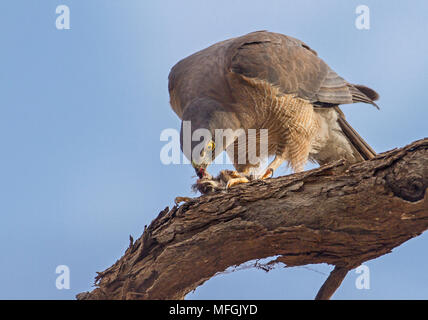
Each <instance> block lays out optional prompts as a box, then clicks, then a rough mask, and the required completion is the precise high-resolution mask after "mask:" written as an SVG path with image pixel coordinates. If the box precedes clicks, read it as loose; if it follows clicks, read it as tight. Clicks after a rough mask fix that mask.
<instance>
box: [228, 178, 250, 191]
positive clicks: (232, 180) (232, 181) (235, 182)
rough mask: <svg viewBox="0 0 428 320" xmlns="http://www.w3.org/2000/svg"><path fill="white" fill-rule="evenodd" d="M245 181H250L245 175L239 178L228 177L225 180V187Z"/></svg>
mask: <svg viewBox="0 0 428 320" xmlns="http://www.w3.org/2000/svg"><path fill="white" fill-rule="evenodd" d="M247 182H250V180H248V179H247V178H245V177H239V178H234V179H230V180H229V181H228V182H227V185H226V189H229V188H230V187H233V186H234V185H236V184H240V183H247Z"/></svg>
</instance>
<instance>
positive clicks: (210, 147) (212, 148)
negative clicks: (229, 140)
mask: <svg viewBox="0 0 428 320" xmlns="http://www.w3.org/2000/svg"><path fill="white" fill-rule="evenodd" d="M214 148H215V143H214V141H210V143H208V145H207V149H208V150H214Z"/></svg>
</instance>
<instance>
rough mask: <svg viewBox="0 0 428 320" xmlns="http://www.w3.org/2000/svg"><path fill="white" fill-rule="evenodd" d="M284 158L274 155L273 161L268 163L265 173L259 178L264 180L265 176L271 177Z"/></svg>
mask: <svg viewBox="0 0 428 320" xmlns="http://www.w3.org/2000/svg"><path fill="white" fill-rule="evenodd" d="M284 160H285V159H284V157H282V156H279V155H276V156H275V159H273V161H272V162H271V163H270V164H269V165H268V167H267V169H266V171H265V173H264V174H263V175H262V176H261V177H260V179H261V180H265V179H267V178H271V177H272V176H273V172H274V171H275V170H276V169H278V167H279V166H280V165H281V164H282V163H283V162H284Z"/></svg>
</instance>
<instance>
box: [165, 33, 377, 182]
mask: <svg viewBox="0 0 428 320" xmlns="http://www.w3.org/2000/svg"><path fill="white" fill-rule="evenodd" d="M168 89H169V94H170V103H171V106H172V109H173V110H174V112H175V113H176V114H177V115H178V116H179V117H180V119H181V120H182V129H181V131H182V132H181V149H182V151H183V152H184V154H185V156H186V157H187V158H188V159H189V160H191V162H192V164H193V166H194V168H195V171H196V173H197V175H198V176H199V178H204V177H207V176H209V174H208V173H207V171H206V167H207V166H208V165H209V164H210V163H212V162H213V161H214V159H215V157H216V156H218V155H219V154H220V153H221V152H222V151H224V150H226V152H227V153H228V155H229V157H232V158H231V160H232V161H233V163H234V167H235V169H236V171H233V172H232V173H231V174H229V175H228V181H227V186H228V187H230V186H232V185H234V184H236V183H242V182H248V181H249V173H250V172H253V171H254V170H253V169H254V168H257V167H258V166H260V163H258V164H253V163H250V162H248V161H238V155H239V154H240V151H239V150H241V149H242V148H240V147H239V145H238V144H239V143H238V139H235V140H234V141H233V142H231V143H229V145H225V144H223V145H221V146H219V147H217V146H216V145H215V141H214V139H212V140H209V141H203V143H202V148H201V147H200V144H201V142H200V141H193V140H192V141H190V142H189V146H190V148H188V150H185V148H183V145H184V138H183V136H184V135H183V123H184V121H189V122H190V124H191V133H193V132H194V131H195V130H197V129H206V130H208V132H210V133H211V134H212V137H214V136H215V131H216V129H232V130H237V129H244V130H248V129H256V130H259V131H260V130H261V129H267V134H268V139H267V140H268V155H269V156H273V157H274V158H273V161H272V162H271V163H270V164H269V165H268V166H267V168H266V169H265V170H263V171H262V173H261V174H260V175H259V176H258V178H262V179H265V178H267V177H270V176H271V175H272V174H273V171H274V170H275V169H277V168H278V167H279V166H280V165H281V164H282V163H283V162H287V163H288V164H289V165H290V167H291V168H292V169H293V171H294V172H300V171H303V169H304V165H305V163H306V162H307V161H308V160H311V161H314V162H317V163H319V164H320V165H322V164H325V163H328V162H331V161H334V160H339V159H344V160H345V161H347V162H349V163H355V162H359V161H363V160H368V159H371V158H373V157H374V156H375V155H376V153H375V152H374V151H373V149H372V148H371V147H370V146H369V145H368V144H367V143H366V142H365V141H364V140H363V139H362V138H361V137H360V135H359V134H358V133H357V132H356V131H355V130H354V129H353V128H352V127H351V126H350V125H349V123H348V122H347V121H346V120H345V116H344V114H343V113H342V111H341V110H340V109H339V105H341V104H350V103H356V102H364V103H369V104H372V105H374V106H375V107H377V105H376V104H375V102H374V101H375V100H377V99H378V97H379V96H378V94H377V93H376V92H375V91H374V90H372V89H370V88H368V87H366V86H363V85H356V84H351V83H349V82H347V81H346V80H344V79H343V78H342V77H340V76H339V75H338V74H337V73H336V72H334V71H333V70H332V69H331V68H330V67H329V66H328V65H327V64H326V63H325V62H324V61H323V60H322V59H321V58H319V57H318V55H317V53H316V52H315V51H314V50H313V49H311V48H310V47H309V46H308V45H306V44H305V43H304V42H302V41H300V40H298V39H295V38H292V37H289V36H286V35H283V34H279V33H273V32H267V31H257V32H252V33H249V34H247V35H244V36H241V37H236V38H232V39H229V40H225V41H222V42H219V43H216V44H214V45H212V46H210V47H208V48H206V49H204V50H201V51H199V52H196V53H194V54H192V55H191V56H189V57H187V58H184V59H183V60H181V61H179V62H178V63H177V64H176V65H175V66H174V67H173V68H172V69H171V72H170V74H169V85H168ZM259 131H258V132H259ZM216 139H217V137H216ZM257 139H258V140H260V134H258V135H257ZM246 143H247V144H248V141H247V142H246ZM197 145H199V148H200V152H193V151H194V149H195V148H196V146H197ZM244 150H248V148H244Z"/></svg>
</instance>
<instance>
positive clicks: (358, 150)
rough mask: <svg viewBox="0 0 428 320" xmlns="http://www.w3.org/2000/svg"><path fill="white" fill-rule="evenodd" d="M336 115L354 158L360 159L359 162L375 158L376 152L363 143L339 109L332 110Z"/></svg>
mask: <svg viewBox="0 0 428 320" xmlns="http://www.w3.org/2000/svg"><path fill="white" fill-rule="evenodd" d="M334 109H335V110H336V111H337V113H338V118H337V122H338V123H339V126H340V128H341V129H342V132H343V133H344V134H345V136H346V138H347V139H348V140H349V142H350V143H351V144H352V147H353V149H354V151H355V156H356V157H361V158H360V160H361V161H363V160H370V159H373V158H374V157H376V152H375V151H374V150H373V149H372V148H371V147H370V146H369V144H368V143H367V142H366V141H364V139H363V138H361V136H360V135H359V134H358V133H357V131H355V129H354V128H352V127H351V125H350V124H349V123H348V121H346V119H345V115H344V114H343V112H342V110H340V108H339V107H335V108H334Z"/></svg>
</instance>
